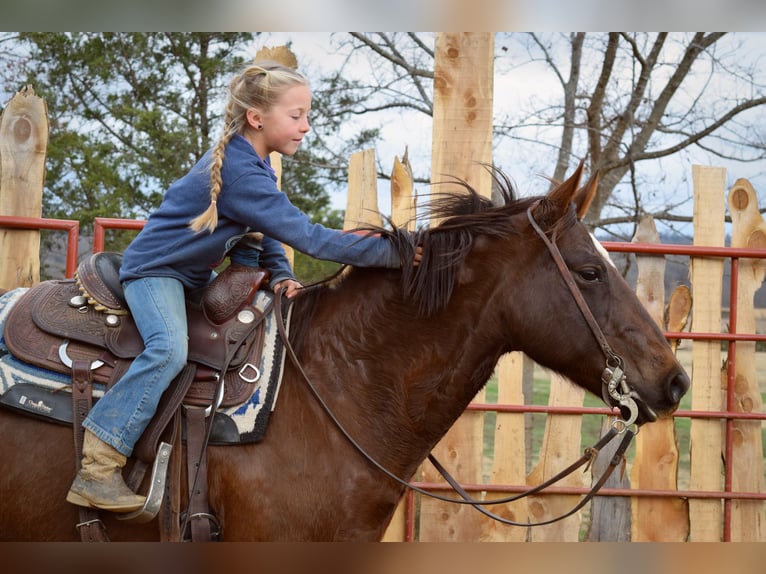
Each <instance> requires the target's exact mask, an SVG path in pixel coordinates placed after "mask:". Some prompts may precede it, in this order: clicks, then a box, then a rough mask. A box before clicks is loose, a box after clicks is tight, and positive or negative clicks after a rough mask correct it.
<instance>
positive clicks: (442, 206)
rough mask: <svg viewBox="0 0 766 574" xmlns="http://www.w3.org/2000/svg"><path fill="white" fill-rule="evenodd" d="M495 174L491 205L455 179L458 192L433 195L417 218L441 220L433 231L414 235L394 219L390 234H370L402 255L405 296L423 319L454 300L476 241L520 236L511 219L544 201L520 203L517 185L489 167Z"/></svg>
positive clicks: (380, 229) (382, 229)
mask: <svg viewBox="0 0 766 574" xmlns="http://www.w3.org/2000/svg"><path fill="white" fill-rule="evenodd" d="M485 167H487V169H488V171H489V172H490V174H491V175H492V180H493V182H494V186H493V187H494V188H495V191H496V192H497V195H498V196H499V200H498V202H497V204H496V203H493V202H492V201H491V200H490V199H488V198H486V197H483V196H481V195H479V193H478V192H477V191H476V190H475V189H474V188H473V187H472V186H471V185H469V184H468V183H467V182H466V181H464V180H462V179H459V178H452V180H451V183H453V184H456V185H457V186H458V187H459V188H460V189H459V190H456V191H452V192H443V193H439V194H434V195H432V196H431V197H432V199H431V201H430V204H429V208H428V211H427V213H426V214H424V215H421V216H420V217H419V218H418V219H425V218H428V219H430V220H436V221H439V224H438V225H437V226H435V227H424V228H421V229H419V230H417V231H414V232H411V231H407V230H406V229H403V228H400V227H397V226H396V225H394V224H393V222H391V221H390V220H389V221H388V223H389V225H390V229H385V228H376V229H373V230H372V231H375V232H376V233H380V234H381V235H383V236H385V237H388V238H389V239H390V240H391V242H392V243H393V244H394V245H395V246H396V248H397V249H398V251H399V255H400V259H401V264H402V289H403V293H404V296H405V297H406V298H408V299H409V300H410V301H412V302H414V303H415V305H416V306H417V308H418V310H419V312H420V314H421V315H424V316H430V315H433V314H434V313H437V312H438V311H440V310H442V309H444V307H445V306H446V305H447V303H448V302H449V300H450V297H451V296H452V292H453V289H454V287H455V284H456V281H457V271H458V269H459V268H460V266H461V265H462V264H463V262H464V261H465V258H466V256H467V255H468V253H469V252H470V250H471V248H472V246H473V243H474V240H475V238H476V237H477V236H480V235H485V236H492V237H499V236H508V235H511V234H515V233H517V232H518V231H517V229H516V223H515V222H514V220H513V219H512V216H513V215H515V214H518V213H521V212H524V211H526V209H527V208H528V207H529V206H530V205H531V204H532V203H534V202H535V201H537V200H538V199H540V198H535V197H533V198H523V199H519V198H517V195H516V191H515V188H514V185H513V182H512V181H511V180H510V178H509V177H508V176H507V175H506V174H505V173H503V172H502V171H501V170H499V169H498V168H496V167H494V166H485ZM418 245H420V246H422V248H423V253H422V259H421V263H420V265H419V266H418V267H413V265H412V261H413V258H414V255H415V249H416V247H417V246H418Z"/></svg>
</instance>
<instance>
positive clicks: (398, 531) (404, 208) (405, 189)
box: [383, 149, 417, 542]
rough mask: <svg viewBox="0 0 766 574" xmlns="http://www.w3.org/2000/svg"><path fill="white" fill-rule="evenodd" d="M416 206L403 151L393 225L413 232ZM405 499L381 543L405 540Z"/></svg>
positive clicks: (396, 173) (396, 170) (394, 183)
mask: <svg viewBox="0 0 766 574" xmlns="http://www.w3.org/2000/svg"><path fill="white" fill-rule="evenodd" d="M416 207H417V206H416V204H415V194H414V182H413V178H412V166H411V165H410V160H409V158H408V157H407V150H406V149H405V151H404V155H403V156H402V159H401V160H399V158H398V157H395V158H394V167H393V169H392V170H391V220H392V221H393V223H394V225H397V226H399V227H405V228H407V229H410V230H413V229H414V228H415V221H414V218H415V215H416ZM406 510H407V498H406V497H405V498H404V499H402V500H401V502H399V505H398V506H397V507H396V511H395V512H394V516H393V517H392V518H391V522H390V524H389V525H388V528H387V529H386V531H385V532H384V533H383V542H402V541H404V540H405V538H406V528H407V516H406Z"/></svg>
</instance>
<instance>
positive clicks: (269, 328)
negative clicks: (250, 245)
mask: <svg viewBox="0 0 766 574" xmlns="http://www.w3.org/2000/svg"><path fill="white" fill-rule="evenodd" d="M28 290H29V289H28V288H26V287H21V288H18V289H14V290H11V291H8V292H7V293H5V294H3V295H0V396H3V404H5V405H8V406H10V407H12V408H15V409H17V410H21V411H24V412H27V413H29V414H32V415H37V416H42V417H45V418H50V419H54V420H58V421H59V422H65V423H66V422H68V423H69V424H71V422H72V412H71V411H72V409H71V383H72V381H71V378H70V377H69V376H68V375H65V374H61V373H57V372H55V371H50V370H47V369H42V368H39V367H36V366H34V365H30V364H29V363H25V362H23V361H20V360H19V359H17V358H16V357H14V356H13V355H11V354H10V352H9V351H8V347H7V346H6V344H5V338H4V336H3V333H4V331H5V321H6V319H7V317H8V314H9V313H10V311H11V309H12V308H13V306H14V305H15V304H16V302H17V301H18V300H19V298H20V297H21V296H22V295H24V293H26V292H27V291H28ZM273 297H274V294H273V293H271V292H270V291H264V290H259V291H258V292H257V294H256V296H255V299H254V300H253V306H254V307H256V308H257V309H258V310H260V311H263V310H264V309H266V308H267V307H269V305H270V303H271V300H272V299H273ZM282 312H283V320H284V324H285V329H286V330H287V331H288V333H289V328H290V316H291V313H292V305H289V304H287V305H284V306H283V309H282ZM264 325H265V334H264V348H263V353H262V355H261V363H260V365H259V369H260V373H261V376H260V378H259V380H258V381H257V383H256V384H255V385H254V390H253V393H252V394H251V395H250V397H249V398H248V399H247V400H245V401H244V402H243V403H240V404H238V405H234V406H231V407H227V408H219V409H218V411H217V412H216V415H215V417H214V424H213V430H212V434H211V439H210V442H211V444H242V443H251V442H259V441H261V440H263V437H264V434H265V432H266V427H267V423H268V419H269V416H270V414H271V413H272V412H273V411H274V409H275V408H276V404H277V397H278V394H279V387H280V385H281V381H282V373H283V370H284V363H285V353H284V347H283V343H282V340H281V338H280V336H279V333H278V330H277V322H276V318H275V316H274V312H270V313H269V314H268V315H267V316H266V318H265V320H264ZM14 387H16V388H15V389H14ZM104 391H105V387H104V385H102V384H100V383H96V382H94V383H93V397H94V401H95V400H98V398H99V397H101V396H103V394H104ZM56 403H58V408H57V406H56ZM62 404H64V407H63V408H61V405H62ZM54 411H55V412H54Z"/></svg>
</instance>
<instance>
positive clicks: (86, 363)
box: [72, 359, 109, 542]
mask: <svg viewBox="0 0 766 574" xmlns="http://www.w3.org/2000/svg"><path fill="white" fill-rule="evenodd" d="M92 383H93V376H92V371H91V370H90V360H82V359H75V360H73V361H72V422H73V425H72V434H73V436H74V454H75V469H76V470H77V471H79V470H80V461H81V460H82V443H83V440H84V438H85V428H84V427H83V426H82V422H83V421H84V420H85V417H86V416H88V412H89V411H90V408H91V406H92V405H93V394H92V388H93V385H92ZM79 513H80V522H79V523H78V524H77V525H76V528H77V530H78V531H79V532H80V539H81V540H82V541H83V542H109V537H108V536H107V534H106V528H104V523H103V522H101V518H100V517H99V515H98V510H96V509H95V508H88V507H85V506H80V507H79Z"/></svg>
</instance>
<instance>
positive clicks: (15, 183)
mask: <svg viewBox="0 0 766 574" xmlns="http://www.w3.org/2000/svg"><path fill="white" fill-rule="evenodd" d="M47 148H48V110H47V106H46V105H45V101H44V100H43V99H42V98H40V97H39V96H36V95H35V91H34V90H33V89H32V87H31V86H27V87H26V88H24V89H23V90H21V91H20V92H18V93H17V94H16V95H14V96H13V98H11V100H10V102H8V105H7V106H6V107H5V109H4V110H3V114H2V117H0V214H2V215H13V216H17V217H42V201H43V183H44V182H45V155H46V151H47ZM39 280H40V231H39V230H37V229H34V230H32V229H30V230H27V229H5V228H2V229H0V288H4V289H12V288H14V287H29V286H31V285H32V284H34V283H37V282H38V281H39Z"/></svg>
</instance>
